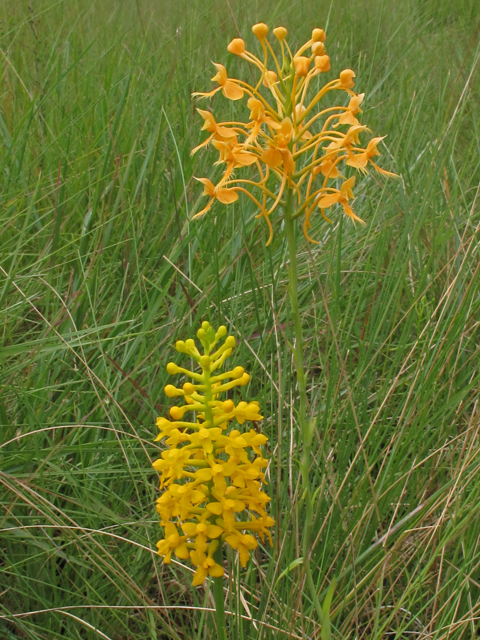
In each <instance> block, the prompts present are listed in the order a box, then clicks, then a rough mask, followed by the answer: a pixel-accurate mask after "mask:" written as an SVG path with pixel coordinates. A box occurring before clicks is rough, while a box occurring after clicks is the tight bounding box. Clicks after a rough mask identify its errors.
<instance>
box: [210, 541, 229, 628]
mask: <svg viewBox="0 0 480 640" xmlns="http://www.w3.org/2000/svg"><path fill="white" fill-rule="evenodd" d="M213 559H214V560H215V562H216V563H217V564H219V565H220V566H223V547H222V545H221V544H220V545H219V547H218V549H217V550H216V551H215V553H214V554H213ZM213 599H214V600H215V621H216V623H217V634H218V640H227V622H226V619H225V595H224V593H223V576H222V577H221V578H213Z"/></svg>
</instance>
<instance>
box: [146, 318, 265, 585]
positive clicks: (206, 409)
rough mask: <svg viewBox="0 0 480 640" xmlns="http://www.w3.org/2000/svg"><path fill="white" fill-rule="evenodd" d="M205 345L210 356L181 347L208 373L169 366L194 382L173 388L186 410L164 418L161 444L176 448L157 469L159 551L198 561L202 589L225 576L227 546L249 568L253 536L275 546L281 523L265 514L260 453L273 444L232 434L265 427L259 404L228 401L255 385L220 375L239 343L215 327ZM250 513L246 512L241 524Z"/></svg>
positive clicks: (239, 375)
mask: <svg viewBox="0 0 480 640" xmlns="http://www.w3.org/2000/svg"><path fill="white" fill-rule="evenodd" d="M197 338H198V340H199V341H200V343H201V345H202V347H203V353H200V351H199V350H198V348H197V346H196V344H195V341H194V340H192V339H189V340H186V341H183V340H179V341H178V342H177V343H176V345H175V347H176V349H177V351H178V352H180V353H184V354H186V355H188V356H189V357H190V358H192V359H193V360H194V361H195V362H196V364H197V365H198V367H199V369H200V372H199V371H190V370H189V369H185V368H183V367H179V366H177V365H176V364H174V363H173V362H170V363H169V364H168V365H167V371H168V373H169V374H171V375H175V374H183V375H185V376H187V378H190V379H191V382H190V381H187V382H185V383H184V384H183V386H182V387H181V388H179V387H175V386H173V385H170V384H169V385H167V386H166V387H165V393H166V395H167V396H168V397H169V398H174V397H181V398H183V399H184V404H183V405H181V406H174V407H172V408H171V409H170V416H171V418H172V420H167V419H166V418H158V419H157V426H158V428H159V430H160V433H159V435H158V437H157V438H156V441H158V440H162V441H164V443H165V444H166V445H167V447H168V448H167V449H166V450H165V451H163V452H162V454H161V457H160V458H159V459H158V460H155V462H154V463H153V467H154V469H156V470H157V471H159V472H160V473H161V475H160V489H163V493H162V495H161V496H160V498H158V500H157V505H156V507H157V511H158V513H159V514H160V517H161V525H162V526H163V527H164V530H165V537H164V539H163V540H160V542H158V544H157V547H158V552H159V554H160V555H161V556H163V559H164V562H165V563H167V564H168V563H170V561H171V556H172V552H174V553H175V555H176V556H177V557H178V558H180V559H182V560H186V559H188V558H190V560H191V562H192V564H193V565H194V566H195V567H197V570H196V573H195V575H194V578H193V584H194V585H195V586H197V585H200V584H202V582H203V581H204V580H205V578H206V577H207V575H210V576H212V577H220V576H223V573H224V569H223V566H221V565H220V564H218V563H217V562H216V560H215V558H214V554H215V552H216V551H217V549H218V548H219V545H220V544H222V543H223V542H226V543H227V544H228V545H230V547H232V549H236V550H237V551H238V553H239V557H240V563H241V565H242V566H243V567H245V566H246V564H247V561H248V559H249V553H250V551H251V550H253V549H255V548H256V547H257V546H258V542H257V540H256V539H255V538H254V536H253V535H252V533H257V534H258V535H259V536H260V538H261V539H262V541H263V540H264V537H265V534H266V535H267V536H268V538H269V540H270V543H271V535H270V533H269V531H268V528H269V527H272V526H273V525H274V524H275V523H274V520H273V518H271V517H269V516H268V515H267V512H266V510H265V506H266V504H267V503H268V502H269V500H270V498H269V497H268V496H267V495H266V493H264V492H263V491H262V490H261V487H262V483H263V482H264V481H265V480H264V477H265V474H264V472H263V471H262V469H264V468H265V467H266V466H267V464H268V460H266V459H265V458H264V457H263V456H262V452H261V449H260V447H261V446H262V445H264V444H265V443H266V442H267V438H266V437H265V436H264V435H262V434H261V433H257V431H255V430H254V429H250V430H249V431H248V432H243V433H242V432H240V431H239V430H238V429H231V430H230V431H229V432H228V433H226V432H227V430H228V425H229V422H230V421H232V420H236V421H237V422H238V423H239V424H244V423H245V422H246V421H247V420H249V421H250V420H251V421H257V420H262V416H261V415H260V413H259V411H260V409H259V406H258V403H257V402H248V403H247V402H244V401H242V402H239V403H238V404H237V405H235V404H234V402H233V401H232V400H230V399H228V398H226V397H225V396H226V394H228V392H229V391H230V390H231V389H233V388H234V387H237V386H243V385H246V384H248V381H249V380H250V376H249V375H248V373H246V372H245V369H244V368H243V367H235V368H234V369H232V370H231V371H226V372H224V373H220V369H221V367H222V365H223V363H224V362H225V360H226V358H228V357H229V356H230V355H231V353H232V351H233V348H234V346H235V338H234V337H233V336H227V329H226V327H223V326H221V327H220V328H219V329H218V331H215V330H214V329H213V328H212V327H211V326H210V324H209V323H208V322H203V323H202V326H201V328H200V329H199V330H198V332H197ZM219 342H222V344H221V345H220V346H219ZM222 396H223V397H224V399H222ZM188 412H192V413H193V419H192V420H191V421H186V420H184V416H185V414H186V413H188ZM252 452H253V454H254V455H253V456H252ZM242 512H246V513H245V514H244V517H243V519H240V517H241V514H242ZM252 512H253V513H255V514H257V515H256V516H255V515H252Z"/></svg>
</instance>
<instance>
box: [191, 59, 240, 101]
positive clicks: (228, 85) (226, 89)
mask: <svg viewBox="0 0 480 640" xmlns="http://www.w3.org/2000/svg"><path fill="white" fill-rule="evenodd" d="M213 64H214V65H215V67H216V68H217V73H216V74H215V75H214V76H213V78H212V81H213V82H218V84H219V85H220V86H218V87H217V88H216V89H213V91H207V92H206V93H202V92H199V91H197V92H195V93H192V95H193V96H200V97H202V98H209V97H210V96H213V95H215V94H216V93H217V91H220V89H221V90H222V93H223V95H224V96H225V98H228V99H229V100H241V99H242V98H243V94H244V91H243V89H242V88H241V87H239V86H238V84H237V83H236V82H235V80H231V79H230V78H228V76H227V70H226V69H225V67H224V66H223V64H217V63H216V62H214V63H213Z"/></svg>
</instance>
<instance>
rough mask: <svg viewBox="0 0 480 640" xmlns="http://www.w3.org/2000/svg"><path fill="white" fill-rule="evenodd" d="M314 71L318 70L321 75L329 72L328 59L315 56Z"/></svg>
mask: <svg viewBox="0 0 480 640" xmlns="http://www.w3.org/2000/svg"><path fill="white" fill-rule="evenodd" d="M315 69H318V70H319V71H321V72H322V73H325V71H330V58H329V57H328V56H316V57H315Z"/></svg>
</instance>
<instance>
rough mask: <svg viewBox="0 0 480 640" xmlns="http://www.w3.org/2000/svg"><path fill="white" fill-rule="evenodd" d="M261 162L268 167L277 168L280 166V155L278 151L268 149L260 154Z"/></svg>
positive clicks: (271, 148)
mask: <svg viewBox="0 0 480 640" xmlns="http://www.w3.org/2000/svg"><path fill="white" fill-rule="evenodd" d="M261 160H262V162H264V163H265V164H266V165H268V166H269V167H278V166H280V165H281V164H282V153H281V151H279V150H278V149H274V148H273V147H269V148H268V149H265V151H264V152H263V153H262V155H261Z"/></svg>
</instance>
